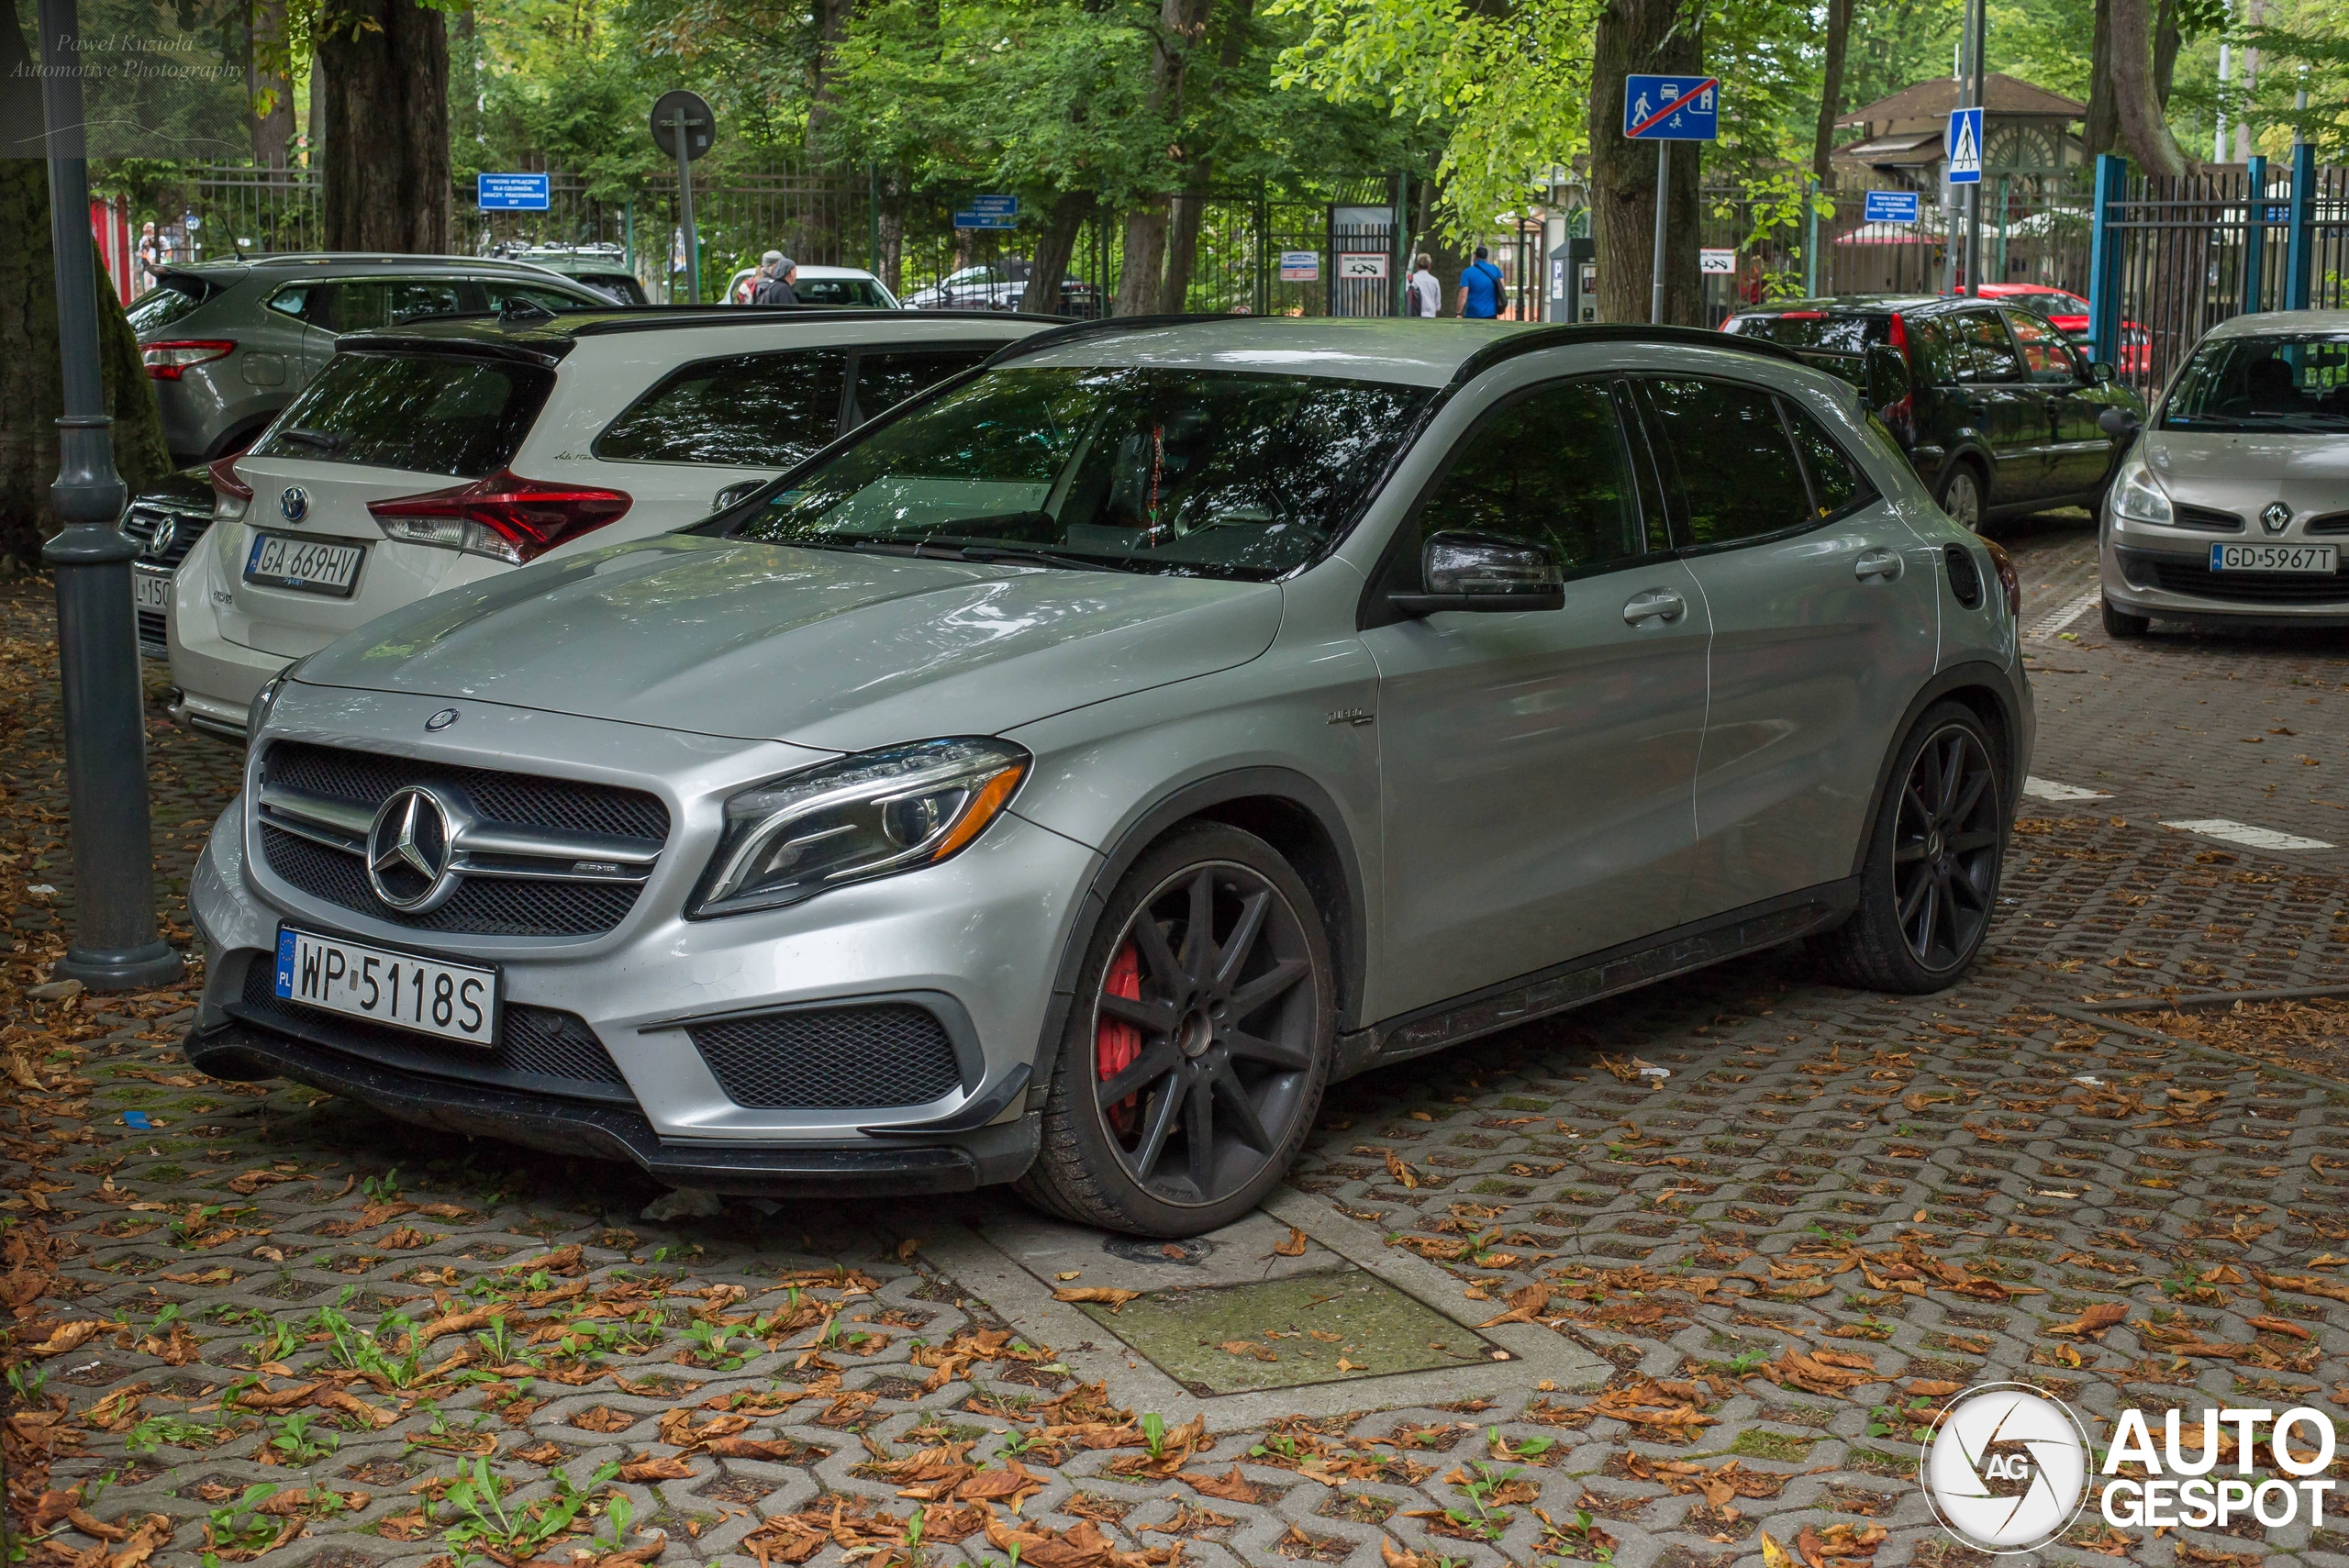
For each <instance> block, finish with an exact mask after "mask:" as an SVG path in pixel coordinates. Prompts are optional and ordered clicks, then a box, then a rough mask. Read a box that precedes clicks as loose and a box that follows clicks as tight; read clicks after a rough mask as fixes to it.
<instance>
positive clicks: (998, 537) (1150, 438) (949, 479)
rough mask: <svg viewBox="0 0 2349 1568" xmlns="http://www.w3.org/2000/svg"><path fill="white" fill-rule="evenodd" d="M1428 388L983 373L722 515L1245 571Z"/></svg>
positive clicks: (774, 527) (1336, 494)
mask: <svg viewBox="0 0 2349 1568" xmlns="http://www.w3.org/2000/svg"><path fill="white" fill-rule="evenodd" d="M1431 395H1432V394H1431V392H1430V391H1429V390H1428V389H1427V388H1424V387H1415V386H1395V385H1388V384H1380V383H1371V382H1356V381H1337V380H1331V379H1329V378H1326V377H1318V376H1316V377H1308V376H1282V375H1255V374H1243V373H1238V372H1231V371H1198V370H1167V369H1142V368H1138V367H1133V366H1114V367H1108V368H1101V369H1084V368H1065V369H1045V368H1033V369H1019V368H1007V369H1003V370H996V371H990V372H987V373H985V374H983V375H981V376H979V377H978V378H977V379H975V380H974V381H971V382H967V383H965V384H963V385H961V386H959V387H957V388H955V389H953V390H952V391H951V392H948V393H947V394H945V395H943V396H941V397H939V398H936V399H934V400H932V401H931V402H930V403H927V404H924V405H922V406H919V407H918V408H916V409H914V410H913V411H912V412H910V413H908V414H907V415H906V416H905V417H901V418H898V419H895V420H892V421H891V422H890V423H888V424H886V425H885V426H883V427H881V428H879V429H877V430H875V431H874V432H873V433H872V434H871V435H870V436H868V437H866V438H865V439H863V440H861V441H858V442H857V443H856V444H854V445H853V446H852V447H850V448H848V449H847V450H844V451H842V452H841V453H840V454H839V455H837V456H835V457H833V458H832V459H831V460H830V461H829V462H825V463H823V464H822V465H821V466H819V467H818V468H815V469H813V470H810V471H804V472H802V473H800V474H799V475H798V476H797V481H796V484H793V485H792V487H791V488H789V489H787V490H785V491H783V492H781V493H779V494H778V495H774V496H773V497H771V498H770V499H769V500H768V501H767V503H766V505H765V506H763V507H762V508H761V509H759V510H758V511H756V512H754V513H752V514H751V517H750V518H749V519H748V520H747V521H745V522H744V523H742V524H741V525H740V526H739V527H738V528H736V530H735V531H736V533H737V534H739V535H740V537H742V538H746V539H763V540H766V541H768V542H770V543H774V544H804V545H817V546H822V547H827V548H830V549H841V550H848V549H867V550H896V551H903V552H907V553H916V552H918V553H928V554H941V555H952V554H963V555H964V556H965V557H966V558H970V559H987V558H992V557H995V556H1005V557H1013V558H1016V557H1019V556H1022V555H1025V556H1027V557H1028V558H1029V559H1031V560H1033V559H1037V558H1039V557H1041V556H1049V557H1050V560H1049V561H1047V562H1045V563H1046V564H1056V565H1068V566H1084V567H1092V568H1098V569H1108V570H1117V571H1128V572H1154V573H1175V574H1181V575H1189V576H1207V577H1229V578H1239V579H1242V580H1247V581H1262V580H1264V579H1268V578H1272V577H1276V576H1279V575H1280V574H1281V573H1285V572H1288V571H1290V570H1292V569H1293V568H1295V567H1297V566H1300V565H1302V564H1304V563H1305V562H1308V561H1310V560H1312V559H1313V558H1314V556H1315V555H1316V554H1317V553H1318V552H1319V550H1321V549H1322V547H1323V546H1324V545H1326V544H1327V543H1328V542H1329V541H1330V539H1332V538H1333V537H1334V536H1335V535H1336V534H1337V533H1338V532H1340V531H1341V529H1343V528H1345V527H1346V525H1347V523H1348V522H1349V520H1350V519H1351V517H1352V516H1353V511H1354V509H1355V508H1356V507H1357V506H1359V505H1360V504H1361V503H1362V501H1363V500H1364V498H1365V497H1366V496H1367V495H1369V493H1370V491H1371V488H1372V486H1373V485H1374V484H1376V482H1377V480H1378V477H1379V475H1380V474H1382V473H1384V472H1385V471H1386V464H1387V460H1388V459H1389V457H1390V456H1392V454H1393V453H1394V451H1395V450H1396V449H1397V446H1398V445H1399V444H1400V443H1401V442H1402V440H1403V439H1404V435H1405V432H1406V431H1407V429H1408V428H1409V426H1410V425H1411V423H1412V420H1413V418H1414V417H1415V416H1416V415H1417V414H1418V413H1419V409H1420V408H1421V407H1422V406H1425V405H1426V403H1427V402H1428V400H1429V398H1430V397H1431Z"/></svg>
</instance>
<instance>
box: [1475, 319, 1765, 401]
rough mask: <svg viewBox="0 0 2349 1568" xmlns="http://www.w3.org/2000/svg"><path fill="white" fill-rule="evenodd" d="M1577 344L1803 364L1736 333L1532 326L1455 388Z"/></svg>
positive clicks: (1491, 351)
mask: <svg viewBox="0 0 2349 1568" xmlns="http://www.w3.org/2000/svg"><path fill="white" fill-rule="evenodd" d="M1577 343H1675V344H1678V345H1680V346H1681V347H1683V348H1689V349H1725V350H1729V351H1730V352H1731V353H1742V354H1759V355H1761V356H1762V357H1764V358H1765V359H1773V360H1785V361H1788V362H1789V363H1792V364H1800V363H1802V362H1803V361H1802V358H1801V356H1800V355H1798V354H1797V353H1795V352H1794V351H1793V350H1790V349H1785V348H1781V347H1780V346H1779V345H1777V344H1776V343H1768V342H1765V341H1763V340H1762V339H1759V338H1742V337H1740V336H1738V335H1737V334H1736V333H1734V332H1711V331H1707V330H1706V329H1705V328H1701V327H1642V326H1638V325H1634V324H1632V323H1630V322H1580V321H1562V322H1556V323H1553V324H1550V325H1546V326H1540V327H1527V328H1522V329H1521V330H1520V331H1516V332H1512V333H1510V334H1509V335H1508V337H1506V338H1502V339H1497V340H1496V341H1494V342H1490V343H1487V344H1486V345H1485V346H1484V347H1483V348H1481V349H1479V350H1476V351H1475V353H1473V354H1471V355H1469V356H1468V357H1467V358H1466V359H1464V360H1463V361H1460V366H1459V368H1458V369H1457V370H1454V371H1453V373H1452V384H1453V385H1454V386H1458V385H1461V384H1464V383H1466V382H1469V381H1472V380H1474V379H1475V378H1476V377H1477V376H1480V375H1482V374H1484V373H1486V371H1488V370H1490V369H1492V368H1493V367H1494V366H1495V365H1497V364H1502V363H1505V362H1507V361H1510V360H1513V359H1516V358H1518V357H1519V356H1520V355H1522V354H1533V353H1539V352H1540V351H1541V350H1543V349H1565V348H1571V347H1573V346H1574V345H1575V344H1577Z"/></svg>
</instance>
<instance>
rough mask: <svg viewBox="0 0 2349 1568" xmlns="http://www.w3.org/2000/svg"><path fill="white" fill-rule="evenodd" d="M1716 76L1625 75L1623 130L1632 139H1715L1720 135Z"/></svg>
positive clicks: (1719, 89)
mask: <svg viewBox="0 0 2349 1568" xmlns="http://www.w3.org/2000/svg"><path fill="white" fill-rule="evenodd" d="M1720 98H1721V84H1720V79H1719V78H1717V77H1712V76H1626V77H1625V78H1623V134H1624V136H1625V137H1627V138H1628V139H1631V140H1632V141H1715V140H1718V139H1720V110H1721V105H1720Z"/></svg>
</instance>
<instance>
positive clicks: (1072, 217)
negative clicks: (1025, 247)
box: [1019, 191, 1093, 316]
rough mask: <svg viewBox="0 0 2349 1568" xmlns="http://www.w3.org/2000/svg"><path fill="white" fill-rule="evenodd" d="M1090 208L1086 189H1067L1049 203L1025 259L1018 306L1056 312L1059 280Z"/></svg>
mask: <svg viewBox="0 0 2349 1568" xmlns="http://www.w3.org/2000/svg"><path fill="white" fill-rule="evenodd" d="M1092 212H1093V197H1092V195H1091V194H1090V193H1089V192H1085V191H1071V192H1069V193H1067V194H1066V195H1063V196H1062V197H1060V199H1058V200H1057V201H1055V202H1053V203H1052V212H1051V213H1050V214H1048V215H1047V216H1046V217H1045V218H1044V231H1043V233H1041V234H1040V235H1038V236H1037V237H1036V251H1035V255H1034V257H1033V258H1032V259H1031V260H1030V261H1029V263H1028V286H1027V287H1026V288H1025V289H1023V290H1021V291H1020V295H1019V308H1020V309H1022V310H1032V311H1034V312H1036V313H1037V314H1038V315H1040V316H1058V315H1059V314H1060V312H1061V288H1060V285H1061V280H1062V279H1063V278H1064V277H1066V276H1068V264H1069V261H1070V259H1071V258H1073V257H1074V256H1075V254H1076V238H1077V236H1078V235H1079V234H1081V233H1083V232H1084V230H1085V219H1086V218H1087V217H1090V216H1092Z"/></svg>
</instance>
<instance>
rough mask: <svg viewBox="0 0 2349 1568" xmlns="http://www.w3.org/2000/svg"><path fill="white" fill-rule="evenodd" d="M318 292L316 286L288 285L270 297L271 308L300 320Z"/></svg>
mask: <svg viewBox="0 0 2349 1568" xmlns="http://www.w3.org/2000/svg"><path fill="white" fill-rule="evenodd" d="M316 293H317V286H316V285H315V284H286V285H285V286H284V288H282V289H279V290H278V291H277V292H276V293H275V294H273V295H270V296H269V307H270V309H272V310H274V311H277V312H279V313H280V314H281V315H285V316H291V317H295V319H296V320H299V319H300V318H301V316H302V313H303V312H304V311H305V310H307V309H308V308H309V305H310V296H311V295H314V294H316Z"/></svg>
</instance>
